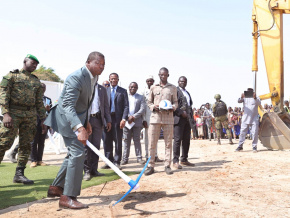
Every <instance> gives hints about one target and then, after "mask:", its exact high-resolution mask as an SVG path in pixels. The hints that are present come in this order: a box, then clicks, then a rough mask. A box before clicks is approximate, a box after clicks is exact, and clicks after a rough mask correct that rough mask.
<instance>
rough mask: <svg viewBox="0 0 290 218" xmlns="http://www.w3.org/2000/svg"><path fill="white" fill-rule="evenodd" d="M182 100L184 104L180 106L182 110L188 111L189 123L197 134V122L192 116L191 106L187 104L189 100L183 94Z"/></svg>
mask: <svg viewBox="0 0 290 218" xmlns="http://www.w3.org/2000/svg"><path fill="white" fill-rule="evenodd" d="M181 102H182V106H181V107H180V110H182V111H185V112H186V113H187V120H188V122H189V125H190V128H191V129H192V131H193V134H194V135H195V131H196V128H195V126H196V123H195V121H194V119H193V117H192V115H193V114H192V113H191V111H192V110H191V108H190V106H189V105H188V104H187V100H186V97H185V96H182V97H181Z"/></svg>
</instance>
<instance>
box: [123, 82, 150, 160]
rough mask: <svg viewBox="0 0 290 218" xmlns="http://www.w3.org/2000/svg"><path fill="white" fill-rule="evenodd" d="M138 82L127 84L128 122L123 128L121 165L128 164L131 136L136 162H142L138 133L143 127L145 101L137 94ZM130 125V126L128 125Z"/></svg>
mask: <svg viewBox="0 0 290 218" xmlns="http://www.w3.org/2000/svg"><path fill="white" fill-rule="evenodd" d="M137 90H138V84H137V83H136V82H131V83H130V85H129V95H128V99H129V115H128V116H129V117H128V123H127V125H126V126H125V127H124V130H123V139H124V144H123V145H124V152H123V158H122V161H121V165H125V164H128V161H129V156H130V146H131V139H132V136H133V141H134V146H135V154H136V157H137V163H141V164H144V163H145V162H144V161H142V149H141V142H140V133H141V130H142V128H143V125H142V116H143V115H144V112H145V106H146V105H145V101H144V97H143V96H142V95H139V94H137V93H136V92H137ZM128 124H129V125H128ZM130 125H131V126H130ZM132 125H133V127H132Z"/></svg>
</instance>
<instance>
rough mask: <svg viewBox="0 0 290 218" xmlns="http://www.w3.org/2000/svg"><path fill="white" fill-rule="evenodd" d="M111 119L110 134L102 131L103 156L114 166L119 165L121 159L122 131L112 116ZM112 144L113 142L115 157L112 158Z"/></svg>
mask: <svg viewBox="0 0 290 218" xmlns="http://www.w3.org/2000/svg"><path fill="white" fill-rule="evenodd" d="M111 118H112V128H111V131H110V132H107V130H106V129H104V133H105V137H104V151H105V156H106V158H108V159H109V160H110V161H111V162H113V163H114V164H120V163H121V158H122V137H123V130H122V129H120V122H117V121H116V117H115V116H114V115H112V116H111ZM113 142H115V156H114V157H113Z"/></svg>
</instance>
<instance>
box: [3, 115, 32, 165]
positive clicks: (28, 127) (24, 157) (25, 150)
mask: <svg viewBox="0 0 290 218" xmlns="http://www.w3.org/2000/svg"><path fill="white" fill-rule="evenodd" d="M10 116H11V117H12V120H13V127H12V128H7V127H5V126H4V124H3V123H1V126H0V162H1V161H2V160H3V157H4V155H5V151H7V150H9V149H10V148H11V146H12V145H13V142H14V140H15V137H16V135H17V134H18V129H19V149H18V158H17V167H25V166H26V163H27V161H28V157H29V155H30V152H31V142H32V141H33V138H34V136H35V133H36V121H37V117H36V115H35V117H18V116H15V115H14V114H10Z"/></svg>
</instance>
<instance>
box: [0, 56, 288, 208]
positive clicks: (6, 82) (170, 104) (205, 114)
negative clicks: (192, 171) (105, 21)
mask: <svg viewBox="0 0 290 218" xmlns="http://www.w3.org/2000/svg"><path fill="white" fill-rule="evenodd" d="M38 63H39V61H38V59H37V58H36V57H35V56H33V55H27V57H26V58H25V59H24V65H23V69H22V70H20V71H18V70H16V71H12V72H10V73H9V74H8V75H7V76H5V77H3V79H2V81H1V84H0V86H1V95H0V105H1V108H2V114H3V123H2V124H1V128H0V134H1V138H0V161H2V160H3V157H4V153H5V151H6V150H8V149H10V147H11V146H12V144H13V141H14V139H15V136H16V135H17V134H18V132H19V148H18V160H17V168H16V173H15V177H14V179H13V182H17V183H23V184H33V183H34V182H33V181H32V180H29V179H28V178H26V177H25V176H24V169H25V167H26V164H27V161H28V157H29V154H31V161H32V163H31V167H36V166H42V165H45V163H43V162H42V154H43V147H44V139H45V135H46V133H47V128H51V129H53V130H54V131H56V132H58V133H60V134H61V135H62V137H63V140H64V143H65V145H66V147H67V149H68V153H67V156H66V157H65V159H64V161H63V164H62V166H61V168H60V170H59V172H58V174H57V176H56V178H55V180H54V181H53V183H52V184H51V186H50V187H49V189H48V197H60V201H59V206H60V207H61V208H71V209H81V208H86V207H87V205H84V204H82V203H81V202H79V201H77V198H76V197H77V196H78V195H79V194H80V190H81V183H82V179H83V180H86V181H88V180H90V179H91V178H92V177H98V176H104V175H105V174H103V173H100V172H99V171H98V168H99V167H98V162H99V157H98V155H96V154H95V153H94V152H93V151H92V150H91V148H90V147H88V146H86V141H87V140H89V141H90V142H91V143H92V144H93V145H94V146H95V147H96V148H97V149H100V144H101V140H103V146H104V153H105V156H106V158H107V159H109V160H110V161H111V162H112V163H113V164H114V165H115V166H116V167H118V168H119V169H120V170H122V166H123V165H127V164H130V163H129V156H130V148H131V141H132V140H133V141H134V148H135V155H136V161H137V163H139V164H145V162H146V161H147V160H148V158H149V157H151V158H150V160H149V164H148V168H147V169H146V171H145V175H146V176H149V175H151V174H153V173H154V172H155V171H154V167H155V162H164V171H165V173H166V174H167V175H171V174H173V171H172V170H171V165H173V167H174V168H175V169H176V170H179V169H182V167H183V166H192V167H193V166H194V164H193V163H190V162H189V161H188V152H189V148H190V140H191V139H198V140H202V139H207V138H208V139H209V140H211V139H212V138H213V139H214V140H216V141H217V144H219V145H220V144H221V138H228V140H229V143H230V144H233V141H232V139H237V138H239V146H238V147H237V149H236V151H241V150H243V143H244V140H245V137H246V135H247V134H249V133H250V132H251V137H252V138H253V151H254V152H257V140H258V137H257V136H258V122H259V121H258V107H259V106H260V104H261V102H260V99H259V98H258V97H256V94H255V93H254V92H253V90H251V89H248V91H249V92H251V91H252V94H251V96H250V97H245V96H244V94H242V96H241V97H240V98H239V99H238V102H239V103H243V107H239V108H238V107H235V108H234V109H232V108H231V107H227V105H226V103H225V102H223V101H222V100H221V96H220V95H219V94H217V95H215V96H214V98H215V99H216V102H215V103H214V104H213V105H210V104H209V103H206V104H204V105H202V106H201V107H200V108H199V109H196V108H193V101H192V98H191V95H190V93H189V92H188V91H187V89H186V86H187V78H186V77H185V76H180V77H179V79H178V81H176V82H177V83H178V85H177V86H175V85H173V84H171V83H169V82H168V77H169V70H168V69H167V68H165V67H162V68H161V69H160V70H159V72H158V77H159V79H158V81H157V82H156V83H155V80H154V76H152V75H150V76H148V77H147V79H146V88H145V90H144V91H143V92H142V94H138V93H137V91H138V89H139V84H137V82H134V81H132V82H131V83H130V84H129V87H128V89H126V88H123V87H120V86H119V85H118V83H119V75H118V74H117V73H111V74H110V75H109V80H108V81H104V82H103V83H102V85H101V84H100V83H99V81H98V78H99V75H101V73H102V72H103V70H104V67H105V57H104V55H103V54H101V53H100V52H92V53H90V54H89V56H88V58H87V61H86V64H85V66H83V67H82V68H80V69H78V70H77V71H75V72H73V73H72V74H70V75H69V76H68V78H67V79H66V81H65V83H64V88H63V90H62V92H61V95H60V97H59V99H58V102H57V104H56V105H54V106H53V107H52V105H51V100H50V99H49V98H48V97H46V96H44V92H45V86H44V84H41V83H40V81H39V79H38V78H37V77H35V76H34V75H33V74H31V73H32V72H33V71H34V70H35V69H36V67H37V65H38ZM285 105H286V104H285ZM242 108H243V109H242ZM287 108H288V111H289V102H288V106H287ZM267 109H268V108H267ZM265 110H266V109H265ZM143 128H144V129H145V131H144V141H145V146H144V147H145V148H143V149H145V154H142V150H143V149H142V146H141V141H140V140H141V139H140V134H141V130H142V129H143ZM161 130H162V132H163V137H164V142H165V156H164V160H161V159H160V158H159V157H158V149H157V143H158V139H159V137H160V131H161ZM172 139H173V140H172ZM143 157H145V159H143ZM101 168H102V169H109V168H110V167H109V166H108V165H106V164H105V165H104V166H102V167H101ZM83 172H84V174H83Z"/></svg>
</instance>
